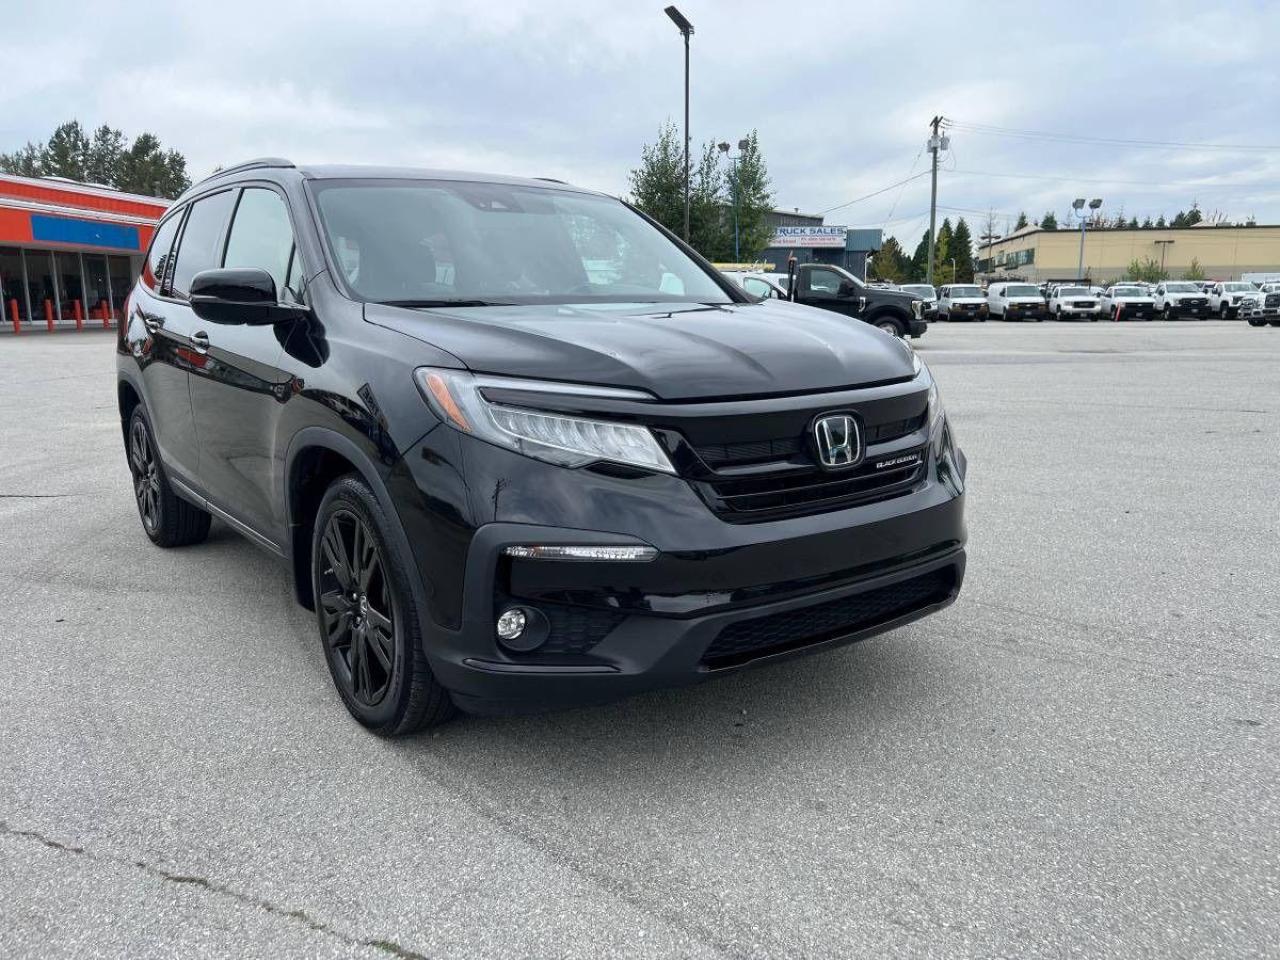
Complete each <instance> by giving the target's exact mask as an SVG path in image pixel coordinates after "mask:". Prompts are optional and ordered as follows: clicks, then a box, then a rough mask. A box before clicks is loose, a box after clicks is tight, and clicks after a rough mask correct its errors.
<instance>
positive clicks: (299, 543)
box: [283, 427, 427, 610]
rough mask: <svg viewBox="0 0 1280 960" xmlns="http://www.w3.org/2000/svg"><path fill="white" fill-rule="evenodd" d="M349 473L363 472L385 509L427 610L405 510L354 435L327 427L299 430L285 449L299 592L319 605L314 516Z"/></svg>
mask: <svg viewBox="0 0 1280 960" xmlns="http://www.w3.org/2000/svg"><path fill="white" fill-rule="evenodd" d="M349 473H354V474H356V475H358V476H359V477H360V478H361V479H362V480H363V481H364V482H365V483H366V484H367V485H368V487H369V489H370V490H372V491H373V495H374V497H376V498H377V500H378V503H379V505H380V506H381V507H382V510H383V512H384V513H385V514H386V516H387V519H388V521H389V522H390V524H391V531H390V534H391V538H392V540H393V541H394V546H395V548H396V549H397V550H398V551H400V554H401V560H402V562H403V563H404V564H405V569H407V570H409V571H411V572H412V573H414V574H415V575H414V576H412V577H411V578H410V579H411V580H412V582H413V590H414V594H415V596H414V599H415V601H416V602H417V606H418V609H420V610H426V609H427V607H426V603H425V598H424V596H423V590H422V577H421V576H420V575H418V574H419V573H420V572H419V571H418V567H417V563H416V561H415V559H414V554H413V551H412V550H411V549H410V548H409V538H408V537H407V536H406V535H405V532H404V528H403V526H401V523H400V515H399V513H398V512H397V511H396V508H395V504H394V502H393V501H392V499H391V494H390V492H389V491H388V490H387V485H386V483H385V482H384V480H383V477H382V474H381V473H380V472H379V471H378V469H377V467H375V466H374V463H373V461H372V460H371V459H370V457H369V456H368V454H366V453H365V452H364V451H363V450H361V449H360V447H359V446H358V445H357V444H356V443H355V442H354V441H353V440H351V439H350V438H348V437H345V436H343V435H342V434H340V433H337V432H335V431H333V430H329V429H326V428H324V427H306V428H304V429H302V430H300V431H298V433H296V434H295V435H294V437H293V439H292V440H291V441H290V442H289V448H288V451H287V453H286V454H285V469H284V491H283V494H284V497H283V503H284V508H285V525H286V530H287V537H286V549H287V550H288V555H289V566H290V569H291V571H292V573H293V593H294V597H295V598H296V599H297V601H298V603H300V604H301V605H302V606H304V607H306V608H307V609H308V610H313V609H315V597H314V596H313V591H312V585H311V537H312V529H313V526H314V521H315V516H316V512H317V510H318V508H319V506H320V500H321V499H322V498H323V497H324V493H325V491H326V490H327V489H328V488H329V485H330V484H331V483H332V482H333V481H334V480H336V479H337V478H338V477H340V476H344V475H346V474H349Z"/></svg>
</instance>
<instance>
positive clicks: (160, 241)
mask: <svg viewBox="0 0 1280 960" xmlns="http://www.w3.org/2000/svg"><path fill="white" fill-rule="evenodd" d="M181 222H182V214H181V213H177V214H174V215H173V216H172V217H170V218H169V219H168V220H166V221H165V222H164V223H162V224H160V228H159V229H158V230H156V234H155V236H154V237H152V238H151V249H150V250H148V251H147V259H146V261H145V262H144V263H143V264H142V282H143V283H144V284H145V285H146V286H147V288H148V289H150V290H152V291H154V292H156V293H159V292H160V289H161V286H162V285H163V283H164V280H165V270H166V269H168V268H170V267H172V265H173V258H172V257H170V256H169V251H170V250H171V249H172V247H173V235H174V234H175V233H176V232H177V231H178V224H180V223H181Z"/></svg>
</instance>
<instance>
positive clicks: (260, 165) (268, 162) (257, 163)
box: [199, 157, 294, 183]
mask: <svg viewBox="0 0 1280 960" xmlns="http://www.w3.org/2000/svg"><path fill="white" fill-rule="evenodd" d="M293 166H294V163H293V161H292V160H286V159H284V157H258V158H256V159H254V160H246V161H245V162H244V163H237V164H233V165H232V166H230V167H223V168H222V169H221V170H215V171H214V172H213V173H211V174H209V176H207V177H205V178H204V179H203V180H201V181H199V182H200V183H206V182H208V181H209V180H213V179H216V178H217V177H225V176H227V175H228V174H231V173H240V172H242V171H244V170H261V169H264V168H269V167H277V168H278V167H293Z"/></svg>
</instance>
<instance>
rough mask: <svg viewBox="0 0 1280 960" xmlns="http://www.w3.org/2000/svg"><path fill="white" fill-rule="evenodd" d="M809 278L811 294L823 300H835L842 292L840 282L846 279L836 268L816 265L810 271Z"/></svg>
mask: <svg viewBox="0 0 1280 960" xmlns="http://www.w3.org/2000/svg"><path fill="white" fill-rule="evenodd" d="M807 273H808V278H809V295H810V296H811V297H817V298H819V299H822V300H833V299H835V297H836V295H837V294H838V293H839V292H840V283H841V281H842V280H844V277H842V276H841V275H840V274H838V273H836V272H835V271H834V270H824V269H823V268H822V267H815V268H814V269H812V270H809V271H808V272H807Z"/></svg>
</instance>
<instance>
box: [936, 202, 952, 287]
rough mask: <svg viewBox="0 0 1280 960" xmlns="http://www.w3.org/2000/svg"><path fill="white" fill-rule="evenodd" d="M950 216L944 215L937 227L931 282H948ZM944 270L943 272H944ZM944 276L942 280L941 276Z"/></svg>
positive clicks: (949, 268)
mask: <svg viewBox="0 0 1280 960" xmlns="http://www.w3.org/2000/svg"><path fill="white" fill-rule="evenodd" d="M950 259H951V218H950V217H945V218H943V221H942V226H940V227H939V228H938V242H937V243H935V244H934V245H933V282H934V283H944V282H945V283H950V282H951V280H950V277H951V264H950V263H948V261H949V260H950ZM944 270H945V272H944ZM943 277H946V278H947V279H946V280H945V281H944V280H943V279H942V278H943Z"/></svg>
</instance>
